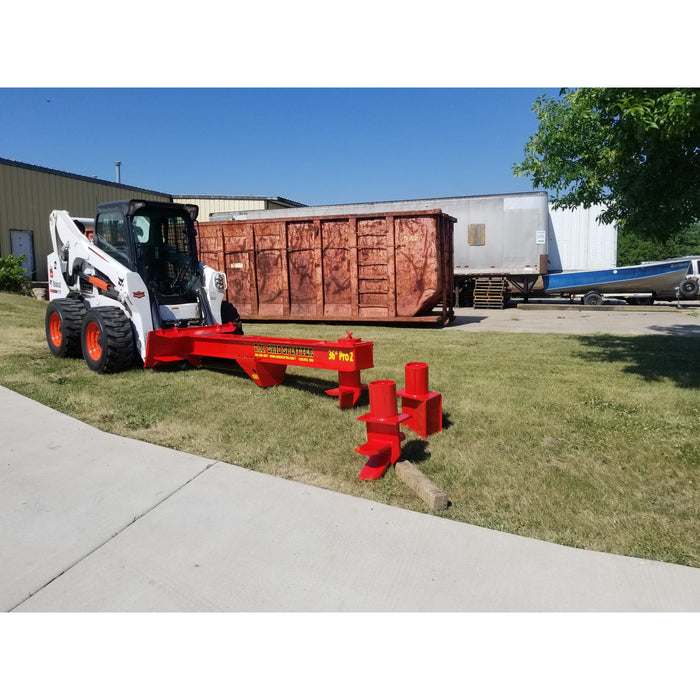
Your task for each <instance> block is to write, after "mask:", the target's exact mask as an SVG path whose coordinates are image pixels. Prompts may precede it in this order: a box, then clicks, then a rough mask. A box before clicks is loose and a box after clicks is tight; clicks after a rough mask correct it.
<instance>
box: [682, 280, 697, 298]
mask: <svg viewBox="0 0 700 700" xmlns="http://www.w3.org/2000/svg"><path fill="white" fill-rule="evenodd" d="M679 291H680V293H681V296H682V297H683V298H684V299H693V298H694V297H696V296H697V295H698V281H697V280H694V279H692V278H690V279H687V280H683V281H682V282H681V284H680V288H679Z"/></svg>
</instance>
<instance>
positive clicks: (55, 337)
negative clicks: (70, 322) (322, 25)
mask: <svg viewBox="0 0 700 700" xmlns="http://www.w3.org/2000/svg"><path fill="white" fill-rule="evenodd" d="M49 335H50V336H51V342H52V343H53V344H54V346H55V347H57V348H59V347H61V343H62V342H63V331H62V330H61V317H60V316H59V315H58V314H57V313H53V314H51V318H49Z"/></svg>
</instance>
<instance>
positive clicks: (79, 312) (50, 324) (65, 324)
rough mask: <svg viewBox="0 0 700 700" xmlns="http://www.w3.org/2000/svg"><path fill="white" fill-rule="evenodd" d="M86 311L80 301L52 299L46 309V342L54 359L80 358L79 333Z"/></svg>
mask: <svg viewBox="0 0 700 700" xmlns="http://www.w3.org/2000/svg"><path fill="white" fill-rule="evenodd" d="M86 313H87V310H86V309H85V306H84V305H83V302H82V301H81V300H80V299H70V298H69V299H54V300H53V301H52V302H50V303H49V305H48V307H47V308H46V321H45V324H44V325H45V328H46V342H47V343H48V346H49V350H51V354H52V355H54V356H56V357H80V355H81V343H80V332H81V328H82V326H83V318H84V317H85V314H86Z"/></svg>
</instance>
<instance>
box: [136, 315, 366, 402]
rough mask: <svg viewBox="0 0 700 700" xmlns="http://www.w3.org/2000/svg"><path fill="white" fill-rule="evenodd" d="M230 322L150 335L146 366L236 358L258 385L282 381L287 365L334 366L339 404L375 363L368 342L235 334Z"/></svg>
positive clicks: (333, 392)
mask: <svg viewBox="0 0 700 700" xmlns="http://www.w3.org/2000/svg"><path fill="white" fill-rule="evenodd" d="M234 331H235V326H234V325H233V324H226V325H218V326H207V327H203V328H169V329H159V330H155V331H152V332H150V333H149V334H148V343H147V347H146V359H145V362H144V366H145V367H156V366H158V365H163V364H167V363H170V362H178V361H183V360H185V361H187V362H189V363H190V364H192V365H195V366H198V365H200V364H201V363H202V360H203V359H205V358H206V359H223V360H235V361H236V362H237V363H238V364H239V365H240V367H241V368H242V369H243V370H244V371H245V372H246V374H247V375H248V376H249V377H250V378H251V379H252V380H253V381H254V382H255V383H256V384H257V385H258V386H260V387H267V386H274V385H276V384H281V383H282V382H283V381H284V376H285V372H286V370H287V365H295V366H297V367H315V368H317V369H329V370H336V371H337V372H338V388H336V389H329V390H328V391H327V392H326V393H327V394H328V395H330V396H337V397H338V402H339V404H340V407H341V408H350V407H352V406H354V405H355V404H356V403H357V401H358V399H359V398H360V394H361V392H362V390H363V389H365V388H366V385H365V384H362V383H361V381H360V371H361V370H363V369H369V368H371V367H373V366H374V365H373V358H372V348H373V345H372V343H371V342H363V341H362V340H361V339H359V338H357V339H355V338H353V337H352V333H349V332H347V331H346V333H347V337H345V338H339V339H338V341H337V342H332V341H325V340H306V339H296V338H271V337H266V336H250V335H245V336H244V335H235V334H234Z"/></svg>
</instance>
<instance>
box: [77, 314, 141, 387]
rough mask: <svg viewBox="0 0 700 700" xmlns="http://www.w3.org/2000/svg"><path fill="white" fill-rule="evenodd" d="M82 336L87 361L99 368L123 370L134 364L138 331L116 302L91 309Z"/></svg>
mask: <svg viewBox="0 0 700 700" xmlns="http://www.w3.org/2000/svg"><path fill="white" fill-rule="evenodd" d="M80 338H81V344H82V348H83V357H84V358H85V362H86V363H87V366H88V367H89V368H90V369H91V370H93V371H95V372H99V373H100V374H103V373H104V374H108V373H114V372H121V371H122V370H125V369H127V368H128V367H130V366H131V365H132V364H134V359H135V356H136V352H135V348H134V331H133V329H132V327H131V322H130V321H129V319H128V318H127V317H126V314H125V313H124V312H123V311H122V310H121V309H118V308H117V307H115V306H107V307H104V308H99V309H90V311H88V312H87V313H86V314H85V318H84V319H83V326H82V330H81V334H80Z"/></svg>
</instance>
